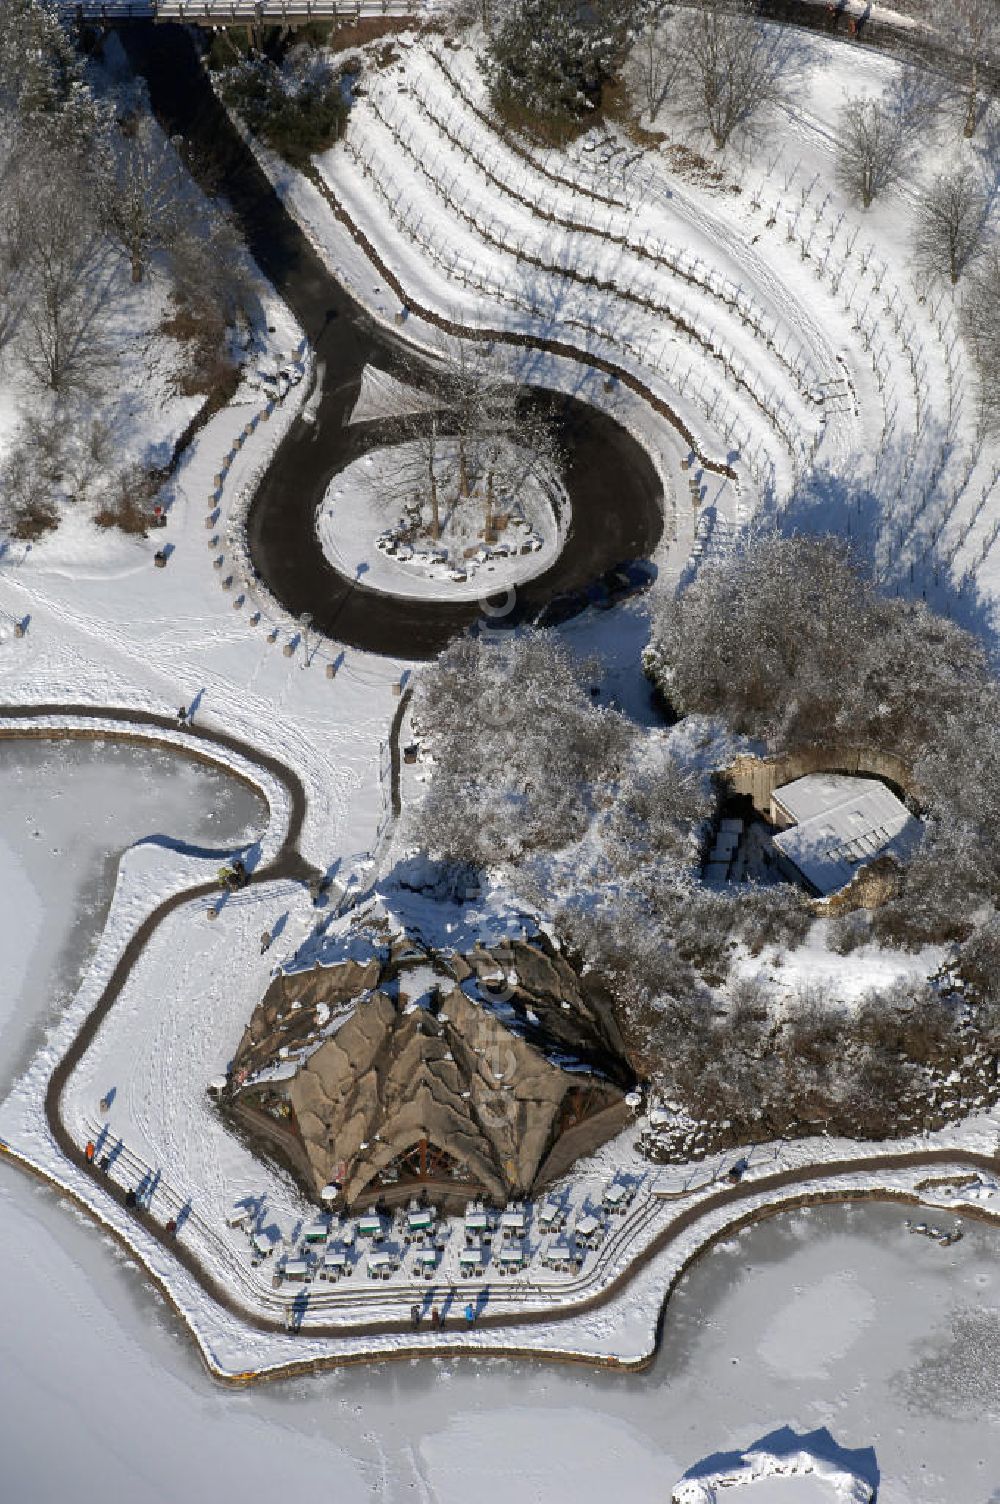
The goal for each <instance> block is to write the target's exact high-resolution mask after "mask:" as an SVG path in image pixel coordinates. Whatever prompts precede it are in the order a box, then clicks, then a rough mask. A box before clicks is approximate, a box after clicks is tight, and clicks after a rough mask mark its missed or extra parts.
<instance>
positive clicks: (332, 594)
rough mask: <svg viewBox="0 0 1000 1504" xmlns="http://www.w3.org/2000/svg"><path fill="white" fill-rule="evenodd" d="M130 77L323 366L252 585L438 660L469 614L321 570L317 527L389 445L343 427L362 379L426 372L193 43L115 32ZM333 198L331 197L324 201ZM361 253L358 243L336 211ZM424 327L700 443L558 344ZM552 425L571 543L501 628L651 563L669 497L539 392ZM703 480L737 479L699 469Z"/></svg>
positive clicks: (256, 537) (348, 633)
mask: <svg viewBox="0 0 1000 1504" xmlns="http://www.w3.org/2000/svg"><path fill="white" fill-rule="evenodd" d="M121 36H122V40H123V43H124V45H125V46H126V48H127V50H128V52H129V55H130V58H131V61H132V63H133V66H134V67H135V68H136V69H137V70H138V71H140V72H141V73H142V74H143V75H144V76H145V78H146V80H147V83H148V85H149V90H150V98H151V101H152V104H153V107H154V109H155V110H156V113H157V115H158V116H159V117H160V119H161V120H162V121H163V123H164V126H165V128H166V130H167V131H168V132H169V133H170V134H176V133H181V134H183V135H184V136H185V137H186V138H187V140H188V141H189V142H190V143H191V144H192V145H193V146H194V148H195V170H196V171H197V166H198V161H199V159H200V160H201V161H203V162H204V163H205V164H206V165H207V167H208V171H209V172H210V173H211V174H212V175H213V177H214V176H216V174H217V176H218V178H219V179H221V182H222V185H223V189H224V192H225V196H226V198H227V199H228V201H229V202H230V204H231V205H232V207H233V210H234V212H235V214H236V216H237V218H238V220H239V223H240V228H241V231H242V233H243V236H244V238H245V239H246V242H247V244H248V246H249V249H250V251H251V254H252V255H253V257H254V259H255V260H256V262H257V264H258V265H259V266H260V267H261V268H262V269H263V270H264V272H265V273H266V274H267V276H268V277H269V278H270V280H271V281H272V282H273V283H274V285H275V286H276V287H277V289H278V290H279V292H280V293H281V296H282V298H283V299H284V301H285V302H286V303H287V304H288V306H289V307H290V308H291V310H292V312H293V313H294V314H295V317H296V318H297V320H298V322H299V324H300V325H301V327H302V329H303V330H304V332H305V334H306V337H307V339H308V341H309V343H310V345H311V346H312V349H313V351H314V353H315V356H316V361H317V365H319V363H322V365H323V368H324V373H323V389H322V394H321V396H320V400H319V404H318V407H317V408H316V409H315V411H314V413H313V415H312V416H313V421H312V422H307V421H306V420H304V419H303V418H302V417H301V416H299V417H297V418H296V419H295V421H294V422H293V423H292V426H291V428H290V430H289V432H288V434H287V435H286V436H285V438H284V439H283V440H282V443H281V445H280V446H279V448H278V451H277V453H276V455H275V458H274V460H273V461H272V463H271V465H270V467H269V469H268V471H267V473H266V475H265V476H264V479H263V481H262V482H261V484H260V486H259V488H258V491H257V495H256V497H255V499H254V502H253V504H252V506H251V509H250V514H249V518H248V523H247V535H248V542H249V546H250V554H251V559H252V561H253V564H254V566H255V568H256V569H257V571H258V573H259V574H260V576H261V578H262V579H263V580H264V581H265V583H266V584H267V586H268V587H269V588H270V589H271V591H272V592H273V593H274V595H275V596H276V597H277V599H278V600H279V601H280V602H281V604H282V605H283V606H284V607H285V608H286V609H287V610H289V611H290V612H291V613H292V614H293V615H294V616H296V617H300V616H301V615H302V614H303V613H304V612H306V611H308V612H309V613H310V614H311V616H312V618H313V624H314V627H315V628H316V629H317V630H318V631H321V632H323V633H324V634H325V635H327V636H329V637H332V638H335V639H336V640H337V641H338V642H341V643H344V644H346V645H347V646H353V647H357V648H361V649H363V650H366V651H370V652H375V653H382V654H387V655H390V656H398V657H404V658H416V657H431V656H433V655H435V654H436V653H438V652H439V651H440V650H441V648H443V647H444V646H445V644H446V643H447V642H448V641H449V640H450V639H451V638H452V637H454V636H455V635H456V634H457V633H459V632H461V631H462V630H463V629H464V628H465V627H467V626H468V625H469V624H470V623H471V622H473V621H475V620H476V619H477V618H478V617H479V616H480V615H481V608H480V607H479V606H478V605H477V603H476V602H475V601H467V602H464V603H458V602H448V601H434V600H424V601H421V600H404V599H400V598H396V597H391V596H386V595H384V594H381V593H379V592H375V591H372V590H368V589H366V588H365V587H364V586H363V585H361V584H359V583H358V582H357V581H356V580H352V579H350V578H347V577H345V576H344V575H342V574H340V573H339V572H338V571H337V570H335V569H334V568H333V566H332V565H331V564H330V563H329V562H328V561H327V560H326V559H325V558H324V557H323V554H322V551H321V549H320V547H319V543H318V540H317V537H316V529H315V516H316V510H317V507H318V506H319V504H320V503H321V502H322V499H323V496H324V495H325V493H326V490H327V487H328V486H329V484H330V481H331V480H332V478H333V477H334V475H335V474H337V473H338V472H339V471H340V470H342V469H343V468H344V467H345V466H346V465H347V464H349V463H351V462H352V461H353V460H354V459H356V458H357V457H358V456H359V455H361V454H363V453H365V452H366V450H368V449H370V448H372V447H374V446H375V445H376V444H381V443H384V442H385V441H386V425H384V424H382V425H367V424H361V425H356V426H353V427H348V426H347V419H348V417H349V416H350V413H351V410H352V408H353V407H354V404H355V401H356V400H357V396H358V393H359V391H360V386H361V377H362V373H363V371H364V368H365V366H366V365H368V364H370V363H372V362H375V363H378V364H380V365H383V366H387V367H389V368H391V369H395V370H397V371H400V372H401V374H403V375H404V376H406V375H409V376H410V378H411V379H416V380H418V381H419V379H420V372H421V369H422V367H421V364H420V362H419V360H418V358H417V357H416V356H415V355H414V354H413V353H412V352H411V351H408V350H407V348H406V344H405V341H404V340H402V339H397V338H394V337H393V336H392V334H390V333H389V332H388V331H386V330H385V329H383V328H381V327H380V326H379V325H378V324H377V323H376V322H375V321H374V320H373V319H372V318H371V317H370V316H369V315H368V314H367V313H366V312H365V311H364V310H363V309H362V308H361V307H360V306H359V305H358V304H357V303H356V302H355V301H354V300H353V299H352V298H351V297H350V296H349V294H348V293H346V292H345V291H344V289H343V288H342V287H341V285H340V284H339V283H338V282H337V280H336V279H335V278H334V277H333V275H332V274H331V273H330V272H329V271H328V269H327V268H326V266H325V265H324V264H323V262H322V261H321V260H320V258H319V256H318V255H317V254H316V252H315V251H314V250H313V248H312V246H311V245H310V243H309V241H308V239H307V238H306V236H305V234H304V233H303V231H302V230H301V229H300V228H299V226H298V225H297V223H296V222H295V221H294V220H293V219H292V217H291V215H290V214H289V213H288V211H287V210H286V209H285V207H284V205H283V204H282V202H281V200H280V199H279V198H278V196H277V194H276V193H275V191H274V189H273V187H272V185H271V183H270V182H269V180H268V179H267V177H266V175H265V174H264V172H263V170H262V169H261V167H260V166H259V164H258V163H257V161H256V159H255V157H254V156H253V153H252V152H251V151H250V149H249V147H248V146H247V145H246V143H245V142H244V141H243V140H242V139H241V137H240V136H239V134H238V132H237V131H236V129H235V128H234V126H233V124H232V121H231V120H230V119H229V116H228V115H227V114H226V111H225V110H224V109H223V108H222V106H221V104H220V103H219V101H218V99H217V98H216V96H215V94H214V93H213V92H212V88H211V85H210V82H209V80H208V78H207V76H206V74H205V72H204V70H203V69H202V67H201V65H200V63H199V61H198V57H197V54H196V52H195V48H194V45H193V43H192V41H191V39H190V37H189V36H188V35H187V33H186V32H184V31H183V30H182V29H180V28H178V27H175V26H157V27H155V28H154V27H152V26H149V25H146V24H145V23H141V24H139V23H137V24H135V25H134V26H131V27H126V28H124V29H123V30H122V32H121ZM325 191H326V192H327V195H328V196H329V190H325ZM330 202H331V207H332V209H333V212H334V213H336V214H337V215H338V217H339V218H340V219H341V221H342V222H343V223H344V224H345V226H346V227H347V229H348V231H349V232H350V233H351V234H352V235H353V236H354V237H355V239H357V240H359V241H362V240H363V236H362V235H361V232H360V231H359V230H358V229H357V228H356V227H355V226H354V225H353V224H352V223H351V221H350V220H349V218H348V216H347V215H346V213H345V212H344V211H343V209H342V208H341V207H340V206H339V205H338V204H337V203H336V201H335V200H332V199H330ZM365 249H366V251H367V253H368V255H369V257H370V258H371V259H372V261H373V268H374V270H375V272H376V273H377V274H378V275H379V276H380V277H381V278H382V279H383V281H385V282H386V283H388V285H389V286H391V287H392V288H393V289H394V291H395V293H396V295H397V296H398V297H399V298H400V300H401V301H409V300H408V299H407V298H406V295H405V293H404V291H403V289H402V287H401V286H400V284H399V283H398V281H397V280H396V279H395V277H394V276H393V274H392V272H391V270H390V269H389V268H388V267H386V266H385V265H383V264H382V263H381V262H380V261H379V260H378V257H377V255H376V253H375V252H374V248H372V247H370V246H368V245H367V244H366V246H365ZM414 311H415V312H416V311H419V313H420V314H421V316H422V317H424V318H425V319H427V320H429V321H431V322H434V323H436V324H438V325H439V326H441V327H444V328H447V329H448V330H449V331H450V332H453V333H456V334H460V335H461V336H462V337H465V338H468V339H473V340H478V341H485V342H493V343H505V344H509V345H514V346H521V347H526V348H529V349H537V350H540V351H547V352H549V353H552V354H557V355H561V356H565V357H567V358H569V359H571V360H575V361H578V362H579V363H580V365H581V367H582V368H583V369H584V370H595V369H596V370H600V371H602V372H604V374H605V375H607V376H609V377H613V378H614V379H615V380H617V381H619V382H620V383H621V384H622V385H623V386H628V387H630V388H632V389H633V390H634V391H636V392H637V393H638V394H639V395H641V396H643V397H644V398H645V400H646V401H648V402H649V403H650V404H651V405H652V406H653V407H654V408H655V409H656V410H658V411H659V412H660V413H661V414H662V415H663V416H665V417H667V418H668V420H669V421H671V422H673V423H674V425H675V426H676V427H677V428H678V432H679V433H680V434H681V437H682V438H683V439H684V441H685V442H686V443H688V444H689V446H691V447H694V440H693V436H692V435H690V434H689V433H688V432H687V430H686V429H684V427H683V425H682V424H680V423H679V420H678V419H677V417H676V415H675V414H673V412H672V411H671V409H670V408H669V407H668V406H667V404H666V403H664V402H663V400H662V398H659V397H658V396H657V395H656V394H655V393H653V392H652V391H649V390H648V389H647V388H646V387H644V386H643V384H642V383H641V382H639V381H638V380H637V378H635V377H634V376H632V375H631V374H630V373H629V372H628V371H626V370H624V369H623V368H620V367H618V366H616V365H614V364H613V363H612V362H609V361H606V360H603V359H602V358H601V357H599V356H591V355H588V354H586V353H584V352H581V351H579V350H577V349H576V348H575V347H574V346H572V345H571V344H569V343H566V342H565V341H560V340H551V339H545V338H543V337H538V338H535V337H534V336H530V337H529V336H526V335H522V334H518V333H516V332H512V331H509V330H503V329H494V330H490V329H484V328H465V327H464V326H460V325H456V324H451V323H449V322H448V321H447V320H444V319H441V318H440V317H438V316H437V315H435V314H434V313H433V311H432V310H429V309H420V310H416V309H415V310H414ZM535 400H536V401H538V402H540V403H542V404H544V406H545V407H546V408H548V409H550V410H552V411H553V413H554V421H555V427H556V431H557V437H558V438H559V439H560V440H561V443H562V447H563V449H564V450H565V452H566V456H567V469H566V474H565V482H566V486H567V489H568V491H569V493H570V497H571V499H572V505H573V520H572V524H571V527H570V532H569V536H568V538H567V540H566V543H565V545H564V547H563V549H562V552H561V553H560V555H559V558H558V559H557V560H556V561H555V562H554V563H553V564H552V566H551V568H549V569H548V570H546V571H545V572H544V574H542V575H539V576H537V577H536V578H535V579H534V580H531V581H530V582H528V583H527V584H525V585H524V586H522V587H520V588H519V589H518V592H517V605H516V608H515V611H514V612H513V613H511V614H510V615H509V616H507V617H506V618H505V619H506V620H507V621H508V622H511V621H517V620H520V621H523V620H530V619H533V618H534V617H535V616H536V615H537V613H538V612H539V611H540V610H541V608H542V607H543V606H545V605H546V604H548V602H549V601H550V600H552V599H553V598H554V597H555V596H559V595H565V594H569V593H573V592H580V593H582V592H583V591H584V590H585V588H586V587H587V586H588V585H590V584H592V583H593V582H594V581H595V580H597V579H599V578H600V577H601V576H602V575H604V574H606V573H607V572H608V571H609V570H611V569H612V568H614V566H615V565H617V564H620V563H621V562H622V561H623V560H626V559H634V558H647V557H648V556H649V555H650V554H651V553H652V552H653V550H654V549H655V548H656V545H657V543H658V542H659V539H660V536H661V534H662V531H663V490H662V486H661V483H660V480H659V477H658V476H657V474H656V471H655V469H654V467H653V465H652V463H651V461H650V459H649V456H648V454H647V453H646V451H645V450H644V449H643V448H642V446H641V445H640V444H639V443H638V442H637V441H636V440H635V439H633V438H632V436H631V435H630V434H629V433H628V432H627V431H626V429H624V428H623V427H622V425H621V424H619V423H617V422H616V421H615V420H614V419H613V418H611V417H609V416H608V415H607V414H605V413H602V412H600V411H599V410H598V409H596V408H594V407H592V406H590V405H589V404H588V403H586V402H583V401H581V400H579V399H578V398H575V397H572V396H560V395H557V394H553V393H551V392H541V391H539V392H536V393H535ZM702 463H703V465H704V468H706V469H708V470H712V471H715V472H717V473H719V474H723V475H729V474H731V473H732V472H731V471H730V470H729V469H728V468H727V467H726V466H725V465H719V464H716V463H715V462H712V461H710V460H703V462H702Z"/></svg>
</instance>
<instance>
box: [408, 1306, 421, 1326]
mask: <svg viewBox="0 0 1000 1504" xmlns="http://www.w3.org/2000/svg"><path fill="white" fill-rule="evenodd" d="M410 1320H411V1321H412V1322H413V1330H414V1331H416V1329H417V1327H418V1326H419V1325H420V1307H419V1306H418V1305H417V1304H416V1303H414V1304H413V1305H412V1306H411V1307H410Z"/></svg>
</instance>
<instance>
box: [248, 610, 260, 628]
mask: <svg viewBox="0 0 1000 1504" xmlns="http://www.w3.org/2000/svg"><path fill="white" fill-rule="evenodd" d="M259 624H260V612H259V611H255V612H254V613H253V615H252V616H251V618H250V625H251V626H252V627H256V626H259Z"/></svg>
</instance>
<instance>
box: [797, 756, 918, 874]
mask: <svg viewBox="0 0 1000 1504" xmlns="http://www.w3.org/2000/svg"><path fill="white" fill-rule="evenodd" d="M772 797H773V799H774V802H775V804H776V805H777V806H778V807H779V808H780V809H782V810H783V811H784V812H785V813H786V814H787V816H788V817H789V818H790V819H792V820H794V821H796V822H797V823H796V824H794V825H792V826H791V827H790V828H789V829H788V830H783V831H781V832H780V833H779V834H778V835H776V836H775V837H774V844H775V846H776V847H777V848H778V850H779V851H780V852H781V853H782V855H783V856H785V857H787V859H788V860H789V861H790V862H792V863H793V865H794V866H795V867H796V868H797V869H798V870H799V872H801V873H802V875H803V877H804V878H805V879H806V880H807V882H809V883H810V884H811V885H812V887H813V888H815V889H816V891H817V892H818V893H821V894H827V893H834V892H836V890H837V889H838V888H842V887H844V886H845V884H847V883H849V882H850V881H851V880H852V878H853V877H854V876H855V875H856V873H857V871H858V869H859V867H862V866H864V865H865V864H866V863H868V862H871V861H873V860H874V859H875V858H876V857H877V856H882V855H884V854H891V855H893V856H895V857H898V858H899V860H901V861H904V860H906V858H907V857H909V856H910V855H911V854H912V853H913V851H914V850H915V848H916V846H917V844H918V843H919V841H920V838H921V836H922V834H923V825H922V824H921V822H920V821H919V820H918V819H917V818H916V817H915V816H914V815H911V814H910V812H909V810H908V809H907V808H906V805H905V804H903V802H902V801H901V800H900V799H897V798H896V796H895V794H894V793H893V792H892V790H891V789H889V788H888V787H887V786H886V785H885V784H884V783H882V782H881V781H880V780H879V779H877V778H852V777H849V776H847V775H846V774H840V773H810V774H808V775H807V776H806V777H805V778H797V779H796V780H795V781H794V782H793V783H786V784H785V785H784V786H783V787H782V788H779V789H775V791H774V794H773V796H772Z"/></svg>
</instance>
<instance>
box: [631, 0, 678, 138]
mask: <svg viewBox="0 0 1000 1504" xmlns="http://www.w3.org/2000/svg"><path fill="white" fill-rule="evenodd" d="M664 9H665V7H664V6H656V7H655V8H654V9H653V10H652V11H651V12H650V14H649V15H648V16H647V17H646V18H645V24H644V25H643V28H642V30H641V31H640V33H639V37H638V40H637V41H636V43H635V46H634V47H633V49H632V60H631V61H632V73H633V77H634V78H635V80H636V82H637V83H638V86H639V89H640V91H641V94H642V101H643V104H644V106H645V111H646V116H647V118H648V119H649V120H654V119H655V118H656V116H657V115H658V114H659V112H660V110H661V109H662V108H663V105H664V104H665V103H666V100H667V95H668V94H669V93H670V88H671V85H672V84H673V82H674V79H675V78H676V76H677V72H678V69H679V68H680V63H681V51H680V48H679V47H672V46H670V45H669V41H668V37H667V35H666V33H665V32H664V29H663V21H664Z"/></svg>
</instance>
